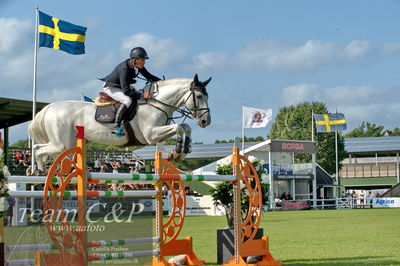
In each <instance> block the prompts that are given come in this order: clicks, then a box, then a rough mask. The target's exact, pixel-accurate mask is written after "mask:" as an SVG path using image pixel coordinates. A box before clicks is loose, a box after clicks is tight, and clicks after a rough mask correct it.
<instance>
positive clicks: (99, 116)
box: [94, 105, 117, 123]
mask: <svg viewBox="0 0 400 266" xmlns="http://www.w3.org/2000/svg"><path fill="white" fill-rule="evenodd" d="M116 111H117V107H116V106H115V105H107V106H96V114H95V117H94V118H95V119H96V121H97V122H99V123H114V121H115V113H116Z"/></svg>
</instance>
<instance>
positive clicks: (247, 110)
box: [243, 106, 272, 128]
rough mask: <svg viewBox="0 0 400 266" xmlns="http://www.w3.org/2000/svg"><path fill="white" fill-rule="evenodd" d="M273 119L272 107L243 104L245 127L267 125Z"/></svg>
mask: <svg viewBox="0 0 400 266" xmlns="http://www.w3.org/2000/svg"><path fill="white" fill-rule="evenodd" d="M271 119H272V109H256V108H251V107H245V106H243V125H244V128H260V127H266V126H267V124H268V123H269V121H271Z"/></svg>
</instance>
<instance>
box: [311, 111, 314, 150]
mask: <svg viewBox="0 0 400 266" xmlns="http://www.w3.org/2000/svg"><path fill="white" fill-rule="evenodd" d="M311 141H312V142H314V109H311Z"/></svg>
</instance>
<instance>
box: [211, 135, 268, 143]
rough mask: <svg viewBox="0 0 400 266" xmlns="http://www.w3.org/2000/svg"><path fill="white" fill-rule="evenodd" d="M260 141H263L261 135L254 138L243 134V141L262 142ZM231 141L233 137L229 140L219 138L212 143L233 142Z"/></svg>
mask: <svg viewBox="0 0 400 266" xmlns="http://www.w3.org/2000/svg"><path fill="white" fill-rule="evenodd" d="M262 141H264V138H263V137H261V136H258V137H255V138H253V137H246V136H244V142H262ZM233 142H234V140H233V139H230V140H219V139H217V140H216V141H215V142H214V143H215V144H219V143H233Z"/></svg>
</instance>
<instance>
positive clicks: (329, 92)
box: [322, 86, 384, 104]
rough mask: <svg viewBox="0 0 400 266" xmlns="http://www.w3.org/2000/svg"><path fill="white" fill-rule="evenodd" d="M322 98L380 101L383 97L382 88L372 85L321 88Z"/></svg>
mask: <svg viewBox="0 0 400 266" xmlns="http://www.w3.org/2000/svg"><path fill="white" fill-rule="evenodd" d="M322 93H323V95H324V96H323V97H324V99H329V100H330V101H331V102H335V103H349V104H357V103H365V102H370V101H371V99H373V100H374V101H375V102H376V101H381V99H382V98H383V97H384V95H383V94H382V89H380V88H375V87H372V86H339V87H334V88H327V89H323V90H322Z"/></svg>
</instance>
